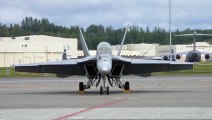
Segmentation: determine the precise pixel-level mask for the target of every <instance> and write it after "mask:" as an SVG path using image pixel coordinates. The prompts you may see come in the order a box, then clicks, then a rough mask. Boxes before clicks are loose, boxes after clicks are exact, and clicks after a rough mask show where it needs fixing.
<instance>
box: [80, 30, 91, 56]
mask: <svg viewBox="0 0 212 120" xmlns="http://www.w3.org/2000/svg"><path fill="white" fill-rule="evenodd" d="M79 31H80V42H81V44H82V50H83V53H84V56H85V57H87V56H90V53H89V50H88V46H87V44H86V42H85V38H84V36H83V34H82V31H81V29H80V28H79Z"/></svg>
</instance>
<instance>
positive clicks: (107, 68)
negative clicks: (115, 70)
mask: <svg viewBox="0 0 212 120" xmlns="http://www.w3.org/2000/svg"><path fill="white" fill-rule="evenodd" d="M102 72H104V73H109V72H110V69H109V67H106V66H104V67H102Z"/></svg>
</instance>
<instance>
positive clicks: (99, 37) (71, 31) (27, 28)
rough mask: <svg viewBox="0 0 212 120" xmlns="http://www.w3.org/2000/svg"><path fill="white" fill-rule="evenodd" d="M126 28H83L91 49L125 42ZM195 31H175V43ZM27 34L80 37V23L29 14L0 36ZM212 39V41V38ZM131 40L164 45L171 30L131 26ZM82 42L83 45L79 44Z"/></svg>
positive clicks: (189, 40) (187, 39)
mask: <svg viewBox="0 0 212 120" xmlns="http://www.w3.org/2000/svg"><path fill="white" fill-rule="evenodd" d="M196 31H197V32H199V33H205V34H212V29H211V30H196ZM124 32H125V28H118V29H114V28H113V27H112V26H106V27H105V26H103V25H94V24H92V25H90V26H88V27H87V28H86V29H85V30H83V34H84V37H85V39H86V42H87V44H88V47H89V49H96V46H97V45H98V43H99V42H101V41H107V42H109V43H110V44H112V45H117V44H120V43H121V40H122V37H123V35H124ZM193 32H194V30H191V29H189V28H188V29H186V30H183V31H179V30H176V31H174V32H172V34H173V37H172V39H173V41H172V43H173V44H188V43H192V38H191V37H174V35H176V34H188V33H193ZM26 35H49V36H56V37H65V38H79V26H70V27H64V26H59V25H55V24H54V23H51V22H49V20H48V19H46V18H42V19H37V18H32V17H26V18H25V19H23V20H22V22H21V24H10V25H9V26H7V25H4V24H1V23H0V37H16V36H26ZM209 39H210V37H204V36H202V37H199V38H198V41H209ZM211 42H212V41H211ZM129 43H134V44H136V43H158V44H160V45H167V44H169V32H168V31H166V30H165V29H164V28H160V27H155V28H154V29H153V30H150V29H149V27H146V28H142V27H138V26H130V27H129V32H128V33H127V36H126V41H125V44H129ZM79 45H80V44H79Z"/></svg>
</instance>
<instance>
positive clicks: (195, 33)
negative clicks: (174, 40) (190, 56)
mask: <svg viewBox="0 0 212 120" xmlns="http://www.w3.org/2000/svg"><path fill="white" fill-rule="evenodd" d="M175 36H178V37H180V36H192V37H193V44H194V51H195V50H196V39H197V36H212V34H199V33H197V32H196V31H194V33H193V34H180V35H175Z"/></svg>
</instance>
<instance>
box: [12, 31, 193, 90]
mask: <svg viewBox="0 0 212 120" xmlns="http://www.w3.org/2000/svg"><path fill="white" fill-rule="evenodd" d="M126 34H127V29H126V31H125V33H124V36H123V39H122V42H121V46H120V49H119V50H118V54H117V55H113V54H112V50H111V45H110V44H109V43H107V42H101V43H99V44H98V46H97V50H96V55H95V56H91V55H90V53H89V50H88V47H87V45H86V42H85V39H84V37H83V34H82V31H81V30H80V40H81V43H82V48H83V52H84V58H80V59H66V57H65V54H64V55H63V60H61V61H52V62H42V63H34V64H19V65H15V66H14V67H15V71H19V72H34V73H53V74H56V76H57V77H68V76H72V75H80V76H87V78H88V82H87V83H86V84H84V83H83V82H80V83H79V92H84V90H85V89H89V88H91V86H96V87H98V86H99V85H100V94H103V92H106V94H109V93H110V91H109V86H111V87H113V86H114V85H115V86H117V87H119V88H121V89H124V91H130V84H129V82H128V81H127V82H125V83H124V84H122V82H121V80H120V78H121V77H122V76H123V75H130V74H134V75H139V76H151V73H152V72H161V71H177V70H188V69H193V64H192V63H186V62H182V63H179V62H175V61H164V60H147V59H134V58H124V57H122V56H121V50H122V46H123V44H124V40H125V37H126Z"/></svg>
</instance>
